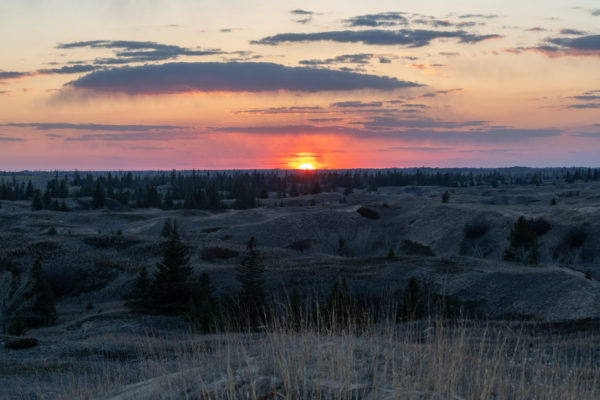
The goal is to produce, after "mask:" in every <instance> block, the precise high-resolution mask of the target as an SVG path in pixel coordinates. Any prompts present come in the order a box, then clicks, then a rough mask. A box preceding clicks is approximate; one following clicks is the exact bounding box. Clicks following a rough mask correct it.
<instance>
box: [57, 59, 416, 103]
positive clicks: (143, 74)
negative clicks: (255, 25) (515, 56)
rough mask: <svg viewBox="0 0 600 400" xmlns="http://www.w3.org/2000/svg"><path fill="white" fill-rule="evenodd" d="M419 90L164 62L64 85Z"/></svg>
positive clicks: (331, 74)
mask: <svg viewBox="0 0 600 400" xmlns="http://www.w3.org/2000/svg"><path fill="white" fill-rule="evenodd" d="M417 86H421V85H419V84H417V83H414V82H408V81H402V80H399V79H396V78H390V77H385V76H377V75H369V74H361V73H355V72H346V71H334V70H328V69H313V68H300V67H287V66H284V65H280V64H274V63H252V62H239V63H238V62H225V63H220V62H207V63H167V64H161V65H143V66H133V67H121V68H113V69H108V70H101V71H95V72H92V73H90V74H88V75H85V76H83V77H81V78H79V79H77V80H74V81H72V82H70V83H68V84H67V87H70V88H75V89H88V90H92V91H95V92H105V93H126V94H130V95H137V94H168V93H184V92H193V91H203V92H217V91H234V92H265V91H278V90H290V91H304V92H318V91H339V90H358V89H377V90H392V89H398V88H408V87H417Z"/></svg>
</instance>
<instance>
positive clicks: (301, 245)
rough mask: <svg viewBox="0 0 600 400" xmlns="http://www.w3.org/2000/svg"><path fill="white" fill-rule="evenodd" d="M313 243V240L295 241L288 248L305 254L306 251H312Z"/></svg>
mask: <svg viewBox="0 0 600 400" xmlns="http://www.w3.org/2000/svg"><path fill="white" fill-rule="evenodd" d="M311 242H312V240H310V239H302V240H298V241H295V242H294V243H292V244H290V245H289V246H288V247H289V248H290V249H293V250H296V251H299V252H301V253H303V252H305V251H306V250H310V247H311Z"/></svg>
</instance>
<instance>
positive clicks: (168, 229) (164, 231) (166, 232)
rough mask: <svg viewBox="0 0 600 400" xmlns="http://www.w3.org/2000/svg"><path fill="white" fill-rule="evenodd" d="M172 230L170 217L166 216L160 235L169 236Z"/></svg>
mask: <svg viewBox="0 0 600 400" xmlns="http://www.w3.org/2000/svg"><path fill="white" fill-rule="evenodd" d="M172 231H173V226H172V225H171V218H167V219H165V222H164V224H163V227H162V230H161V232H160V235H161V236H163V237H169V236H171V233H172Z"/></svg>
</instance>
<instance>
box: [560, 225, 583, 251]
mask: <svg viewBox="0 0 600 400" xmlns="http://www.w3.org/2000/svg"><path fill="white" fill-rule="evenodd" d="M587 237H588V231H587V229H586V228H585V227H584V226H580V227H577V228H572V229H571V230H569V232H567V234H566V235H565V238H564V243H565V244H566V245H567V246H569V247H571V248H574V249H576V248H579V247H581V246H583V244H584V243H585V241H586V239H587Z"/></svg>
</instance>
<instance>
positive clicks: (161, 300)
mask: <svg viewBox="0 0 600 400" xmlns="http://www.w3.org/2000/svg"><path fill="white" fill-rule="evenodd" d="M189 260H190V255H189V250H188V248H187V246H185V245H184V244H183V243H182V242H181V239H180V238H179V233H178V232H177V228H175V227H173V230H172V233H171V236H170V237H169V239H167V241H166V242H165V243H164V245H163V252H162V258H161V260H160V262H159V263H158V264H157V268H158V269H157V271H156V272H155V274H154V279H153V280H152V285H151V288H150V292H151V297H152V299H151V303H152V305H151V311H152V312H153V313H156V314H165V315H181V314H183V313H185V310H186V306H187V305H188V300H189V298H190V296H191V295H192V293H191V288H190V285H189V283H188V278H189V277H190V275H191V274H192V268H191V267H190V266H189V265H188V263H189Z"/></svg>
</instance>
